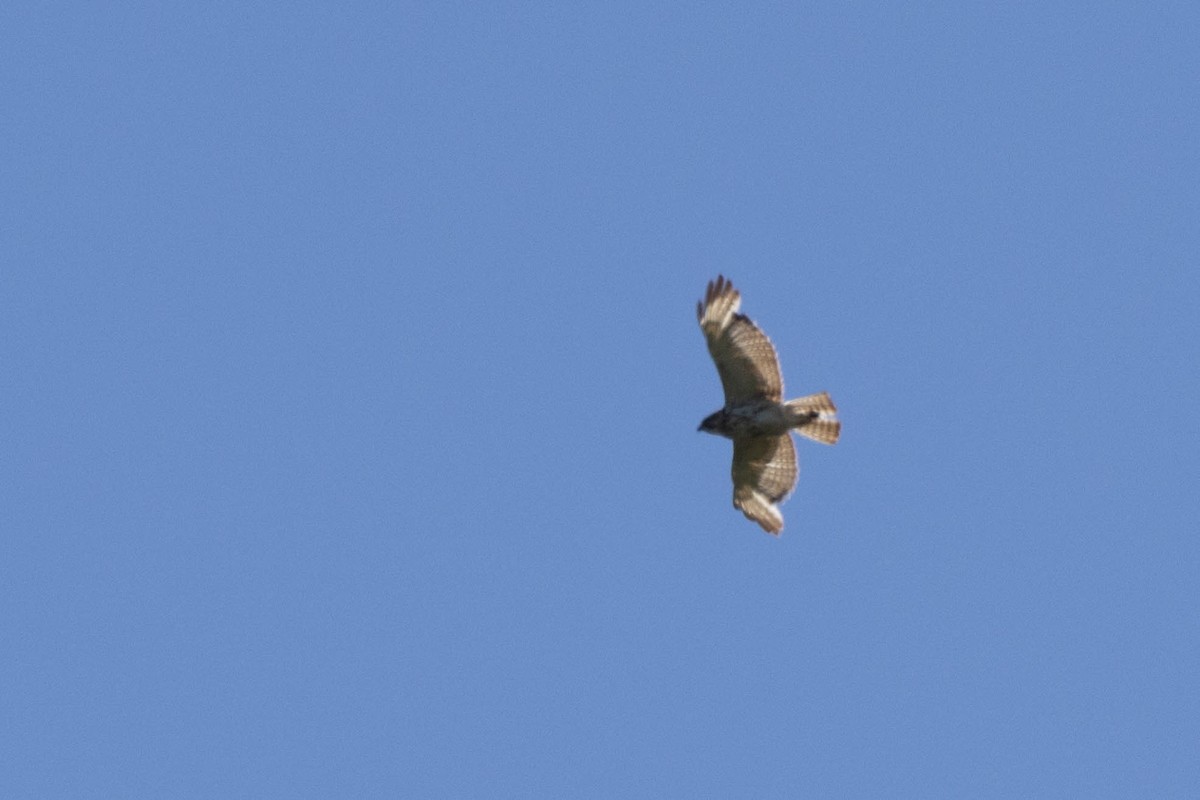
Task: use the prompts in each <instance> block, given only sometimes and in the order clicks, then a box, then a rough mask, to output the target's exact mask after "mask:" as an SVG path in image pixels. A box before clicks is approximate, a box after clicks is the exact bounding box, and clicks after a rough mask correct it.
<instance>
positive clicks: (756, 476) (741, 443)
mask: <svg viewBox="0 0 1200 800" xmlns="http://www.w3.org/2000/svg"><path fill="white" fill-rule="evenodd" d="M799 475H800V467H799V466H798V465H797V463H796V449H795V447H793V445H792V436H791V434H788V433H785V434H783V435H782V436H755V437H753V438H744V439H734V440H733V505H734V506H735V507H737V508H740V509H741V510H742V513H743V514H745V515H746V516H747V517H749V518H750V519H752V520H754V521H755V522H757V523H758V524H759V525H761V526H762V529H763V530H764V531H766V532H767V533H773V534H776V535H778V534H779V532H780V531H781V530H783V514H781V513H780V512H779V503H781V502H783V500H784V498H786V497H787V496H788V495H789V494H791V493H792V489H794V488H795V487H796V478H797V477H798V476H799Z"/></svg>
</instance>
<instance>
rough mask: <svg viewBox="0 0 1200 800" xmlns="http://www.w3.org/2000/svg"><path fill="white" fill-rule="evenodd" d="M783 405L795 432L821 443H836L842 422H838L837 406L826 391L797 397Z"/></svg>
mask: <svg viewBox="0 0 1200 800" xmlns="http://www.w3.org/2000/svg"><path fill="white" fill-rule="evenodd" d="M783 405H784V408H786V409H788V411H789V412H791V422H792V426H793V427H794V428H795V430H796V433H798V434H800V435H801V436H806V437H808V438H809V439H812V440H813V441H814V442H820V443H821V444H836V443H837V440H838V436H840V435H841V433H842V423H840V422H838V418H837V408H836V407H835V406H834V405H833V401H832V400H830V399H829V394H828V393H827V392H820V393H819V394H810V395H808V396H807V397H797V398H796V399H795V400H788V401H787V402H786V403H784V404H783Z"/></svg>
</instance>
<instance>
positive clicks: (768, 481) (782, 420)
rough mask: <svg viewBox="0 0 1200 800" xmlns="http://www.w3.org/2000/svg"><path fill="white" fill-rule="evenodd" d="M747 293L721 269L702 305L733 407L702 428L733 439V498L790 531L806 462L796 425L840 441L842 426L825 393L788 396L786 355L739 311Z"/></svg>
mask: <svg viewBox="0 0 1200 800" xmlns="http://www.w3.org/2000/svg"><path fill="white" fill-rule="evenodd" d="M741 304H742V296H741V294H740V293H739V292H738V290H737V289H734V288H733V284H732V283H730V282H729V281H727V280H726V279H725V278H724V277H723V276H721V275H718V276H717V279H716V280H715V281H709V282H708V289H707V290H706V291H705V292H704V299H703V300H702V301H700V302H699V303H697V304H696V317H697V318H698V319H699V320H700V330H701V331H703V332H704V339H705V341H706V342H708V352H709V354H710V355H712V359H713V361H714V362H716V365H717V373H718V374H719V375H720V376H721V386H722V388H724V390H725V406H724V408H722V409H721V410H720V411H717V412H716V413H714V414H710V415H708V416H707V417H705V418H704V421H703V422H701V423H700V427H699V429H698V430H701V431H704V432H705V433H712V434H716V435H717V436H724V437H725V438H727V439H732V440H733V470H732V472H733V505H734V507H735V508H740V509H741V510H742V513H743V514H745V515H746V517H747V518H749V519H751V520H753V521H755V522H757V523H758V524H759V525H760V526H762V529H763V530H764V531H766V532H767V533H771V534H774V535H776V536H778V535H779V532H780V531H781V530H783V514H781V513H780V511H779V504H780V503H782V502H783V501H784V500H785V499H786V498H787V496H788V495H789V494H791V493H792V489H794V488H795V487H796V478H797V477H798V476H799V474H800V467H799V465H798V464H797V462H796V449H795V447H794V446H793V445H792V437H791V433H790V431H793V430H794V431H796V433H799V434H800V435H801V436H806V437H808V438H809V439H813V440H814V441H818V442H821V443H822V444H835V443H836V442H837V440H838V435H839V434H840V433H841V430H842V425H841V423H840V422H838V419H837V409H836V408H835V407H834V405H833V401H832V400H830V399H829V395H828V394H826V393H825V392H821V393H820V394H810V395H808V396H806V397H800V398H797V399H795V400H787V401H785V400H784V399H783V375H782V374H781V373H780V371H779V358H778V356H776V355H775V348H774V346H772V344H771V340H770V339H768V338H767V335H766V334H765V333H763V332H762V330H760V329H759V327H758V326H757V325H755V324H754V323H753V322H751V321H750V318H749V317H747V316H745V315H744V314H739V313H738V308H739V307H740V306H741Z"/></svg>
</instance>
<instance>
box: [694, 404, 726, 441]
mask: <svg viewBox="0 0 1200 800" xmlns="http://www.w3.org/2000/svg"><path fill="white" fill-rule="evenodd" d="M724 429H725V410H724V409H722V410H720V411H718V412H716V413H715V414H709V415H708V416H707V417H705V418H704V421H702V422H701V423H700V427H699V428H696V430H697V431H704V432H705V433H712V434H715V435H717V436H722V435H723V434H722V431H723V430H724Z"/></svg>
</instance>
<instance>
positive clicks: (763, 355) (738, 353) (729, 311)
mask: <svg viewBox="0 0 1200 800" xmlns="http://www.w3.org/2000/svg"><path fill="white" fill-rule="evenodd" d="M741 303H742V297H741V295H740V294H739V293H738V291H737V289H734V288H733V284H732V283H730V282H729V281H727V280H725V278H724V277H723V276H720V275H718V276H717V279H716V280H715V281H709V282H708V289H707V290H706V291H705V292H704V300H703V301H702V302H700V303H698V304H697V305H696V316H697V318H698V319H699V320H700V330H702V331H703V332H704V338H705V340H706V341H707V342H708V352H709V353H710V354H711V355H712V359H713V361H714V362H716V364H717V372H718V373H719V374H720V375H721V386H722V387H723V388H724V389H725V405H726V406H733V405H737V404H739V403H743V402H745V401H747V400H754V399H757V398H760V397H764V398H766V399H768V400H772V401H774V402H776V403H777V402H779V401H780V399H782V397H783V376H782V375H781V374H780V373H779V359H778V357H777V356H776V355H775V348H774V347H773V346H772V345H771V340H770V339H768V338H767V335H766V334H765V333H763V332H762V331H761V330H759V328H758V326H757V325H755V324H754V323H753V322H751V321H750V318H749V317H746V316H744V315H742V314H739V313H737V310H738V307H739V306H740V305H741Z"/></svg>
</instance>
